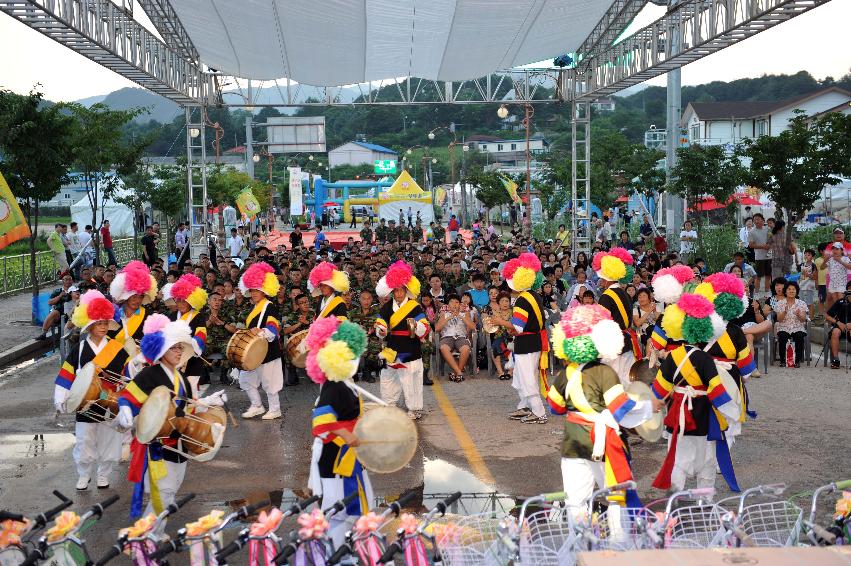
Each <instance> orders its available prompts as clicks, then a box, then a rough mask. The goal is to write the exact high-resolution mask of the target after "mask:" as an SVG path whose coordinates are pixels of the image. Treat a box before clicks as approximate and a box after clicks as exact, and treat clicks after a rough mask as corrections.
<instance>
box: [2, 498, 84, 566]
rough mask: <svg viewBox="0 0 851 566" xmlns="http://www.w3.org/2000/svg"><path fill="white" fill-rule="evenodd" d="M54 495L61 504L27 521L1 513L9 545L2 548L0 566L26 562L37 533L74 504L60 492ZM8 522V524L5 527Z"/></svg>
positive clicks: (13, 514) (14, 515)
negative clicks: (29, 548)
mask: <svg viewBox="0 0 851 566" xmlns="http://www.w3.org/2000/svg"><path fill="white" fill-rule="evenodd" d="M53 495H55V496H56V497H58V498H59V500H60V501H61V503H60V504H59V505H57V506H56V507H53V508H52V509H48V510H47V511H45V512H43V513H39V514H38V515H36V516H35V517H34V518H32V519H27V518H26V517H24V516H23V515H20V514H18V513H12V512H10V511H0V531H6V534H7V538H8V545H7V546H5V547H3V548H0V566H18V564H20V563H21V562H23V561H25V560H26V557H27V555H28V554H29V552H30V551H29V550H28V547H32V543H31V542H30V541H31V539H32V536H33V535H35V533H36V532H38V531H40V530H41V529H43V528H44V527H45V526H46V525H47V524H48V523H49V522H51V521H52V520H53V519H54V517H56V515H58V514H59V513H61V512H62V511H64V510H65V509H67V508H68V507H70V506H71V505H72V504H73V502H72V501H71V500H70V499H68V498H67V497H65V496H64V495H62V493H60V492H59V491H55V490H54V491H53ZM6 521H8V523H6V524H5V526H4V525H3V523H5V522H6Z"/></svg>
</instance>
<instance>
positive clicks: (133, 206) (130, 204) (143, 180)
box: [115, 160, 156, 256]
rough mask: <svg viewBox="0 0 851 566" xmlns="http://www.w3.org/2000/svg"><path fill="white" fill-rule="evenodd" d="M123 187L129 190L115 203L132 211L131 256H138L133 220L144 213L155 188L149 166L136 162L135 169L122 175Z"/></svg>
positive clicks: (136, 236) (135, 223) (136, 227)
mask: <svg viewBox="0 0 851 566" xmlns="http://www.w3.org/2000/svg"><path fill="white" fill-rule="evenodd" d="M124 186H125V187H126V188H127V189H129V190H127V191H126V192H125V193H124V194H122V195H120V196H116V197H115V202H117V203H120V204H123V205H125V206H126V207H127V208H129V209H130V210H132V211H133V218H134V221H133V254H134V256H138V255H139V242H138V239H139V238H138V236H139V233H138V228H139V226H138V223H137V222H136V221H135V218H137V217H138V215H139V214H140V213H142V212H143V211H144V208H145V205H146V204H148V203H149V202H150V201H151V194H152V193H153V191H154V189H155V188H156V183H155V182H154V177H153V174H152V172H151V166H150V165H148V164H147V163H144V162H143V161H141V160H140V161H138V163H137V165H136V167H134V168H133V170H132V171H129V172H128V173H127V174H125V175H124Z"/></svg>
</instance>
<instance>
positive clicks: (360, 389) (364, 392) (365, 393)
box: [346, 380, 390, 407]
mask: <svg viewBox="0 0 851 566" xmlns="http://www.w3.org/2000/svg"><path fill="white" fill-rule="evenodd" d="M346 385H348V386H349V387H351V388H352V389H355V390H357V391H358V393H360V394H361V395H363V396H364V397H366V398H367V399H369V400H370V401H374V402H376V403H378V404H379V405H384V406H385V407H387V406H389V405H390V404H389V403H387V402H386V401H383V400H382V399H379V398H378V397H376V396H375V395H373V394H372V393H370V392H369V391H367V390H366V389H364V388H363V387H361V386H360V385H358V384H357V383H355V382H354V381H352V380H348V381H347V382H346Z"/></svg>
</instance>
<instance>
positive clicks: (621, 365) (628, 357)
mask: <svg viewBox="0 0 851 566" xmlns="http://www.w3.org/2000/svg"><path fill="white" fill-rule="evenodd" d="M603 363H604V364H606V365H607V366H609V367H610V368H612V369H613V370H615V373H616V374H618V379H620V380H621V385H623V386H624V387H628V386H629V383H630V382H629V370H630V369H632V364H634V363H635V354H633V353H632V350H630V351H629V352H624V353H623V354H621V355H620V356H618V357H617V358H615V359H614V360H608V361H605V360H604V361H603Z"/></svg>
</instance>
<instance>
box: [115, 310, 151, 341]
mask: <svg viewBox="0 0 851 566" xmlns="http://www.w3.org/2000/svg"><path fill="white" fill-rule="evenodd" d="M144 320H145V307H139V312H137V313H135V314H134V315H133V316H131V317H130V318H126V319H124V320H123V321H122V329H121V332H119V333H118V334H117V335H116V336H115V340H118V341H120V342H121V343H122V344H124V342H125V341H126V340H127V339H128V338H132V337H133V335H134V334H136V331H137V330H139V327H140V326H142V321H144Z"/></svg>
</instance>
